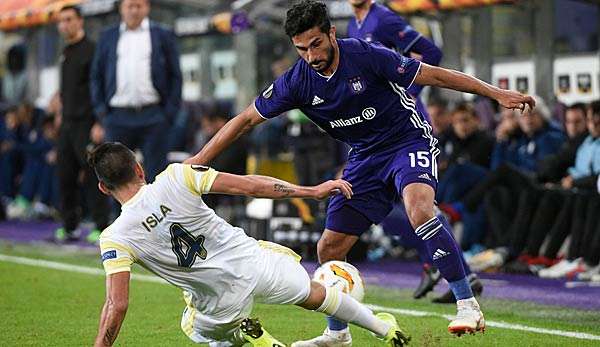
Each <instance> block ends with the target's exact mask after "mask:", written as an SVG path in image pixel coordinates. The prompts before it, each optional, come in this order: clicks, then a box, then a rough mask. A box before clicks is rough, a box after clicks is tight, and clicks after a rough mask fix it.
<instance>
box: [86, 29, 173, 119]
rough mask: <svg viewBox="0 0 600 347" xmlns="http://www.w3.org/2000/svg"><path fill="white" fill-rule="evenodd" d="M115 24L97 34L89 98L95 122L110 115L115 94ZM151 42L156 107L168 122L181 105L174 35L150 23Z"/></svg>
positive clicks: (116, 42)
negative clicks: (157, 102)
mask: <svg viewBox="0 0 600 347" xmlns="http://www.w3.org/2000/svg"><path fill="white" fill-rule="evenodd" d="M119 35H120V31H119V25H115V26H113V27H111V28H108V29H107V30H105V31H104V32H103V33H102V34H101V35H100V40H98V44H97V46H96V52H95V55H94V61H93V63H92V71H91V83H90V88H91V96H92V105H93V107H94V113H95V114H96V117H97V118H98V119H101V118H102V117H104V116H105V115H106V114H107V113H109V112H110V105H109V102H110V99H111V98H112V97H113V96H114V95H115V93H116V91H117V44H118V43H119ZM150 40H151V43H152V57H151V63H150V65H151V67H150V71H151V75H152V84H153V85H154V88H155V89H156V91H157V92H158V94H159V95H160V99H161V101H160V104H161V106H162V107H163V109H164V111H165V113H166V116H167V119H169V120H172V119H174V118H175V116H176V115H177V112H179V107H180V105H181V84H182V78H181V70H180V68H179V49H178V47H177V39H176V37H175V34H174V33H173V32H172V31H171V30H168V29H166V28H164V27H162V26H161V25H159V24H157V23H155V22H152V21H150Z"/></svg>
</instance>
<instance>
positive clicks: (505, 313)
mask: <svg viewBox="0 0 600 347" xmlns="http://www.w3.org/2000/svg"><path fill="white" fill-rule="evenodd" d="M0 253H1V254H8V255H15V256H24V257H28V258H38V259H47V260H53V261H60V262H66V263H72V264H77V265H83V266H93V267H97V268H100V264H99V261H98V256H97V255H95V254H93V253H89V254H86V253H84V254H82V253H80V252H64V251H60V252H57V250H56V249H55V248H47V247H33V248H32V247H30V246H29V247H24V246H11V245H7V244H0ZM134 272H137V273H145V272H144V271H142V270H141V269H140V268H136V269H135V270H134ZM0 282H1V284H0V312H1V317H2V321H3V324H2V327H1V329H0V341H1V342H0V345H2V346H81V345H91V344H92V343H93V340H94V337H95V335H96V329H97V326H98V317H99V313H100V309H101V307H102V304H103V301H104V280H103V278H102V277H101V276H94V275H87V274H78V273H71V272H65V271H57V270H51V269H44V268H37V267H32V266H27V265H16V264H12V263H8V262H2V261H0ZM366 302H368V303H371V304H376V305H381V306H387V307H394V308H403V309H412V310H422V311H428V312H436V313H445V314H452V313H454V308H453V307H452V306H439V305H433V304H430V303H429V302H428V301H415V300H412V299H411V297H410V292H409V291H406V290H404V291H399V290H391V289H384V288H377V287H369V288H368V292H367V298H366ZM481 303H482V306H483V307H484V309H485V311H484V312H485V314H486V318H487V319H488V320H493V321H503V322H506V323H513V324H523V325H528V326H533V327H538V328H547V329H561V330H568V331H578V332H587V333H591V334H596V335H597V334H598V333H599V331H598V327H599V326H600V312H592V311H578V310H573V309H564V308H557V307H550V306H541V305H535V304H530V303H523V302H513V301H501V300H491V299H484V300H482V301H481ZM183 306H184V304H183V300H182V298H181V294H180V291H179V290H178V289H176V288H174V287H171V286H168V285H164V284H158V283H148V282H141V281H133V282H132V284H131V297H130V306H129V311H128V312H127V318H126V320H125V323H124V325H123V328H122V330H121V334H120V335H119V337H118V339H117V345H120V346H186V345H190V346H191V345H194V344H193V343H191V341H190V340H189V339H188V338H187V337H186V336H185V335H184V334H183V332H182V331H181V329H180V328H179V322H180V319H181V311H182V309H183ZM254 315H255V316H257V317H259V318H260V319H261V321H262V323H263V325H264V326H265V327H266V328H267V329H268V330H269V332H271V333H272V334H273V335H275V336H276V337H278V338H279V339H280V340H281V341H283V342H285V343H291V342H293V341H295V340H297V339H303V338H307V337H312V336H315V335H317V334H320V333H321V332H322V330H323V328H324V320H323V319H322V317H321V315H320V314H318V313H314V312H308V311H304V310H302V309H300V308H296V307H284V306H267V305H257V306H256V307H255V311H254ZM397 318H398V321H399V322H400V324H401V325H402V326H403V327H405V328H406V330H408V331H409V333H410V334H411V335H412V337H413V341H412V343H411V345H415V346H594V345H596V346H598V345H600V341H588V340H580V339H573V338H566V337H560V336H552V335H545V334H537V333H530V332H522V331H515V330H507V329H500V328H491V327H488V329H487V331H486V333H485V334H484V335H481V334H479V335H476V336H464V337H462V338H455V337H453V336H451V335H449V334H448V333H447V332H446V326H447V324H448V322H447V321H446V320H445V319H443V318H439V317H411V316H400V315H397ZM353 339H354V346H381V345H382V344H381V343H380V342H378V341H377V340H375V339H374V338H373V337H372V336H371V335H370V333H367V332H365V331H363V330H361V329H359V328H353Z"/></svg>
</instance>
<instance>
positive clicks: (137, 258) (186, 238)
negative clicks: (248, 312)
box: [100, 164, 262, 316]
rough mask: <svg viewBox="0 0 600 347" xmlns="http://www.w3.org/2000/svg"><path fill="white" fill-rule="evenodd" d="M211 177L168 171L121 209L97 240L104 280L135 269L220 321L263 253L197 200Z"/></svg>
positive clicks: (204, 171) (176, 167) (242, 293)
mask: <svg viewBox="0 0 600 347" xmlns="http://www.w3.org/2000/svg"><path fill="white" fill-rule="evenodd" d="M216 176H217V172H216V171H215V170H213V169H209V168H207V167H204V166H194V165H184V164H171V165H169V167H168V168H167V169H166V170H165V171H164V172H163V173H161V174H160V175H159V176H158V177H157V178H156V180H155V181H154V183H152V184H148V185H145V186H143V187H142V188H141V189H140V190H139V192H138V193H137V194H136V195H135V196H134V197H133V198H131V199H130V200H129V201H127V202H126V203H125V204H124V205H123V206H122V208H121V215H120V216H119V218H117V219H116V220H115V222H114V223H113V224H111V225H110V226H109V227H108V228H107V229H106V230H104V232H103V233H102V236H101V238H100V248H101V253H102V261H103V265H104V268H105V270H106V273H107V274H113V273H117V272H122V271H131V264H132V263H134V262H135V263H138V264H140V265H142V266H143V267H145V268H146V269H148V270H150V271H152V272H153V273H155V274H156V275H158V276H160V277H162V278H163V279H165V280H166V281H168V282H170V283H172V284H174V285H175V286H177V287H180V288H181V289H183V290H184V291H185V292H187V293H189V294H188V295H191V296H192V297H191V298H190V299H191V300H190V301H191V303H190V304H192V305H193V306H194V307H195V308H196V309H197V310H199V311H201V312H203V313H204V314H207V315H214V316H226V315H228V312H227V310H228V309H229V307H230V303H234V302H236V300H240V298H245V297H248V296H250V295H251V294H252V291H253V290H254V288H255V287H256V284H257V281H258V279H259V276H258V275H257V274H258V271H257V268H260V266H261V264H262V262H261V261H262V260H261V259H260V257H261V247H259V245H258V242H257V241H256V240H255V239H253V238H251V237H248V236H247V235H246V234H245V233H244V231H243V230H242V229H240V228H236V227H233V226H231V225H230V224H229V223H227V222H226V221H224V220H223V219H221V218H220V217H219V216H217V215H216V214H215V212H214V211H213V210H212V209H210V208H209V207H208V206H206V204H205V203H204V202H203V201H202V194H205V193H208V192H209V191H210V188H211V186H212V183H213V182H214V180H215V178H216Z"/></svg>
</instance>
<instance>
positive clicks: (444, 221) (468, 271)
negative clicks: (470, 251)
mask: <svg viewBox="0 0 600 347" xmlns="http://www.w3.org/2000/svg"><path fill="white" fill-rule="evenodd" d="M438 218H439V220H440V222H442V225H443V226H444V228H446V230H448V231H449V232H450V235H451V236H453V235H452V226H451V225H450V222H448V220H447V219H446V217H444V216H441V215H438ZM452 239H454V237H452ZM454 242H455V243H456V240H454ZM460 260H461V262H462V265H463V269H465V275H466V276H469V275H470V274H471V268H470V267H469V264H467V261H466V260H465V256H464V255H463V252H462V250H461V252H460Z"/></svg>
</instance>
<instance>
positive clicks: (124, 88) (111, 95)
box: [91, 0, 182, 182]
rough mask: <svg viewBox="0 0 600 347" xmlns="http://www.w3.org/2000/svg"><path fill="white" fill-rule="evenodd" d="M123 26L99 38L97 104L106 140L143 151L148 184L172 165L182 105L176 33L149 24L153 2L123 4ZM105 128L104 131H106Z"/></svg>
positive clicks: (95, 131) (138, 0)
mask: <svg viewBox="0 0 600 347" xmlns="http://www.w3.org/2000/svg"><path fill="white" fill-rule="evenodd" d="M119 10H120V13H121V20H122V22H121V23H120V24H119V25H117V26H113V27H111V28H109V29H107V30H106V31H105V32H104V33H103V34H102V35H101V37H100V40H99V41H98V46H97V50H96V54H95V57H94V62H93V65H92V80H91V90H92V104H93V106H94V111H95V113H96V117H97V118H98V120H99V121H100V123H101V124H102V125H100V124H97V125H94V128H93V129H92V134H93V135H94V134H95V135H94V137H96V138H97V139H100V138H102V137H103V136H102V132H103V131H105V132H106V140H107V141H118V142H121V143H123V144H124V145H126V146H127V147H129V148H131V149H136V148H139V149H140V150H141V151H142V154H143V157H144V168H145V170H146V173H147V176H148V180H149V181H150V182H152V181H153V180H154V177H155V176H156V175H157V174H158V173H159V172H161V171H162V170H163V169H164V168H165V167H166V164H167V150H168V139H167V137H168V134H169V131H168V129H169V128H170V126H171V123H172V122H173V120H174V119H175V117H176V115H177V114H178V112H179V109H180V106H181V105H180V104H181V85H182V78H181V70H180V68H179V50H178V48H177V41H176V38H175V34H174V33H173V32H172V31H171V30H168V29H165V28H163V27H162V26H161V25H159V24H157V23H154V22H152V21H150V19H149V18H148V14H149V13H150V2H149V0H123V1H121V3H120V7H119ZM102 127H103V128H104V129H102Z"/></svg>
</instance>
